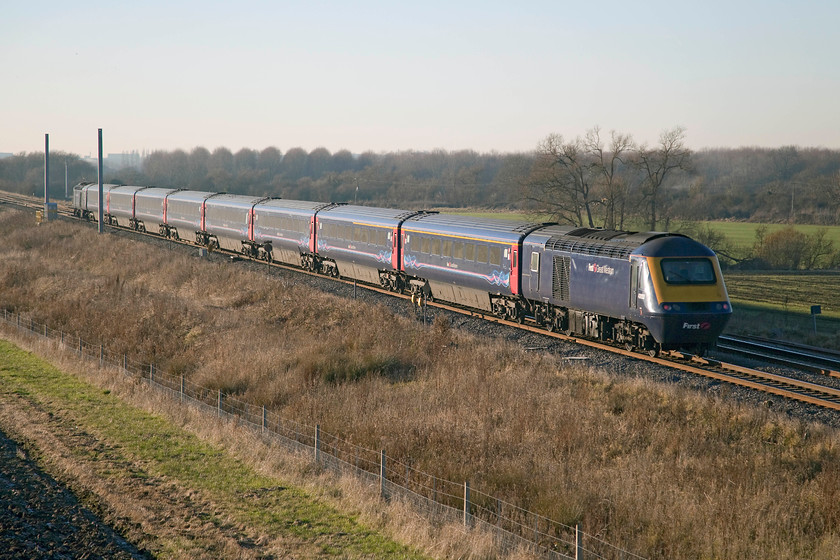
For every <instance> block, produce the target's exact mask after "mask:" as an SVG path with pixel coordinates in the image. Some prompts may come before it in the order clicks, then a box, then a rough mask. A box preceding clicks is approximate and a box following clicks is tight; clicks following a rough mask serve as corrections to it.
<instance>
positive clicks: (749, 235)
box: [441, 208, 840, 249]
mask: <svg viewBox="0 0 840 560" xmlns="http://www.w3.org/2000/svg"><path fill="white" fill-rule="evenodd" d="M441 212H444V213H446V214H457V215H459V216H472V217H475V218H499V219H502V220H511V221H532V220H534V216H533V215H529V214H526V213H523V212H505V211H500V212H487V211H480V210H470V209H458V208H447V209H443V210H441ZM536 218H537V221H548V220H549V217H548V216H547V215H541V216H537V217H536ZM707 224H708V225H709V226H711V227H712V229H713V230H715V231H718V232H721V233H723V234H724V235H725V236H726V237H727V239H728V240H729V241H730V242H731V243H733V244H734V245H735V246H736V247H737V248H739V249H749V248H751V247H752V246H753V244H754V243H755V232H756V230H757V229H758V228H759V227H761V226H765V227H766V228H767V233H768V234H770V233H773V232H774V231H778V230H780V229H784V228H786V227H789V224H759V223H750V222H697V223H696V224H695V225H698V226H705V225H707ZM689 225H690V224H689V223H687V222H680V221H676V220H675V221H672V222H671V225H670V229H671V230H672V231H675V230H677V229H679V228H681V227H687V226H689ZM660 227H664V225H663V226H660ZM794 227H795V228H796V229H797V230H798V231H801V232H802V233H804V234H806V235H812V234H814V233H816V232H818V231H820V230H822V229H824V230H826V232H827V233H826V238H827V239H829V240H831V241H833V242H834V248H835V249H837V248H840V226H816V225H809V224H802V225H799V224H795V225H794ZM625 228H626V229H637V230H645V229H646V226H645V225H644V224H639V223H633V224H626V225H625Z"/></svg>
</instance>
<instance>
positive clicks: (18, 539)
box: [0, 432, 148, 558]
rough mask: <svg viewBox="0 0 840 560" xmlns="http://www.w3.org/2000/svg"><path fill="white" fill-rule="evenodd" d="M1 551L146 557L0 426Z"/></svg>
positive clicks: (36, 555)
mask: <svg viewBox="0 0 840 560" xmlns="http://www.w3.org/2000/svg"><path fill="white" fill-rule="evenodd" d="M0 557H2V558H45V557H49V558H147V557H148V555H146V554H143V553H142V552H141V551H139V550H138V549H137V548H136V547H134V546H132V545H131V544H129V543H127V542H126V541H125V539H123V538H122V537H121V536H120V535H118V534H117V533H115V532H114V530H113V529H112V528H111V527H109V526H108V525H106V524H105V523H103V522H102V521H101V520H100V519H99V518H98V517H97V516H96V515H94V514H93V513H92V512H91V511H90V510H89V509H87V508H85V507H84V506H82V505H80V504H79V502H78V500H76V497H75V496H74V495H73V494H72V493H71V492H70V491H69V490H68V489H67V488H66V487H65V486H63V485H61V484H59V483H58V482H56V481H55V479H53V478H52V477H51V476H49V475H47V474H45V473H44V472H43V471H41V469H39V468H38V467H37V466H36V465H35V463H34V462H33V461H32V460H31V459H30V458H29V456H28V455H27V453H26V451H25V450H24V449H23V448H22V447H19V446H18V444H17V443H16V442H14V441H12V440H10V439H9V438H8V437H7V436H6V434H4V433H3V432H0Z"/></svg>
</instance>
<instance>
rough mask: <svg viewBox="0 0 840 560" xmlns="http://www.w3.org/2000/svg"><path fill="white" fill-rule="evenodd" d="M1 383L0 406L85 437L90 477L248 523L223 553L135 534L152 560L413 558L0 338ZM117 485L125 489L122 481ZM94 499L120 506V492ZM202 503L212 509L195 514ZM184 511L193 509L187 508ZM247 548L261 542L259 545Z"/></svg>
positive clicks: (165, 535)
mask: <svg viewBox="0 0 840 560" xmlns="http://www.w3.org/2000/svg"><path fill="white" fill-rule="evenodd" d="M0 380H2V383H0V402H3V403H5V404H7V405H14V404H17V406H20V405H21V403H25V405H26V406H29V407H32V408H34V409H38V410H40V411H46V412H47V413H48V415H49V417H50V419H51V422H52V424H53V425H52V426H50V428H49V429H51V430H56V431H58V432H61V431H62V430H67V429H68V426H69V425H72V427H73V428H72V429H73V431H75V432H79V431H82V432H84V433H85V434H86V435H87V436H88V438H89V439H90V441H91V442H92V445H91V446H89V447H80V448H75V449H74V450H73V451H74V453H75V456H74V457H72V460H74V461H75V462H78V463H81V464H83V465H85V468H86V469H90V470H92V471H95V472H96V473H97V477H98V478H100V479H102V482H103V483H105V484H108V483H113V484H114V485H115V486H116V488H117V489H119V488H120V487H122V491H123V492H125V493H126V494H128V493H131V492H132V491H133V490H132V487H134V486H135V485H134V484H133V483H132V482H131V481H135V480H150V479H154V480H155V485H157V486H165V487H166V488H167V493H168V494H170V495H171V496H173V497H174V496H177V495H181V496H193V499H192V500H190V504H187V505H186V509H187V511H183V512H181V513H182V514H183V515H184V516H185V517H190V516H193V515H195V516H197V517H198V518H199V519H201V520H204V521H206V522H208V523H209V524H211V525H215V526H217V527H222V526H225V525H227V526H234V527H243V528H244V527H247V529H241V532H242V535H243V538H241V539H240V542H242V543H243V547H242V548H241V549H240V550H236V549H235V547H234V548H233V549H231V548H229V547H230V545H229V544H228V548H227V549H225V548H223V547H222V546H221V545H220V544H219V542H218V540H217V539H215V538H213V537H212V536H208V534H207V531H206V530H205V531H202V532H203V536H202V537H200V538H197V537H196V536H195V535H192V534H191V533H192V532H191V530H190V529H189V528H188V527H185V528H182V529H183V530H179V529H178V528H177V527H174V528H172V529H171V530H158V531H157V532H156V533H155V534H148V533H141V534H140V535H139V542H138V543H137V544H139V545H140V546H142V547H144V548H146V549H147V550H149V551H151V552H153V553H154V554H155V555H160V556H161V557H179V558H180V557H193V556H202V555H204V554H208V553H214V552H216V553H218V552H223V553H224V555H227V554H230V553H231V552H233V553H236V554H237V555H239V554H242V555H244V556H251V555H253V554H249V549H251V548H256V549H258V550H255V551H254V552H262V551H270V550H271V548H275V550H274V551H272V552H275V553H276V552H277V550H276V549H277V548H279V549H280V550H282V551H283V552H284V553H290V554H293V555H295V556H302V557H312V556H322V555H323V556H331V555H340V556H341V557H342V558H360V557H375V558H381V557H397V558H408V557H414V556H415V555H414V554H413V553H411V552H410V551H409V550H408V549H406V548H405V547H403V546H401V545H398V544H396V543H394V542H393V541H391V540H389V539H386V538H385V537H383V536H382V535H381V534H378V533H376V532H374V531H371V530H369V529H367V528H365V527H364V526H362V525H360V524H359V523H358V522H356V521H355V520H354V518H353V517H352V516H348V515H346V514H342V513H339V512H337V511H336V510H334V509H333V508H332V507H330V506H327V505H325V504H324V503H321V502H319V501H318V500H315V499H313V498H312V497H310V496H308V495H307V494H306V493H304V492H302V491H301V490H298V489H295V488H293V487H290V486H288V485H287V484H286V483H285V482H283V481H281V480H277V479H275V478H270V477H267V476H263V475H260V474H258V473H257V472H255V471H254V470H253V469H252V468H250V467H248V466H246V465H244V464H243V463H242V462H241V461H239V460H237V459H235V458H233V457H231V456H230V455H228V454H227V453H225V452H224V451H222V450H221V449H219V448H217V447H214V446H212V445H210V444H208V443H206V442H204V441H201V440H199V439H198V438H197V437H196V436H194V435H191V434H189V433H187V432H185V431H184V430H182V429H179V428H176V427H174V426H173V425H172V424H170V423H169V422H167V421H166V420H164V419H163V418H161V417H158V416H153V415H150V414H148V413H145V412H142V411H140V410H138V409H135V408H132V407H129V406H126V405H125V404H124V403H123V402H121V401H120V400H118V399H117V398H116V397H115V396H113V395H111V394H109V392H108V391H104V392H103V391H102V390H99V389H97V388H95V387H93V386H91V385H89V384H87V383H84V382H82V381H80V380H78V379H76V378H74V377H72V376H70V375H67V374H64V373H62V372H60V371H59V370H57V369H56V368H55V367H53V366H51V365H49V364H48V363H46V362H44V361H43V360H41V359H39V358H37V357H34V356H33V355H31V354H29V353H28V352H24V351H22V350H20V349H18V348H16V347H14V346H13V345H11V344H9V343H7V342H5V341H0ZM13 429H14V428H13ZM77 435H78V434H77ZM123 481H128V482H129V483H128V484H125V485H123V484H122V483H121V482H123ZM100 499H102V500H105V501H107V500H108V499H117V500H119V499H120V496H119V495H116V496H111V498H109V497H108V496H100ZM202 502H203V503H205V504H212V507H206V508H202V507H201V505H200V504H201V503H202ZM173 503H177V499H174V500H173ZM192 509H195V510H196V511H189V510H192ZM202 509H203V510H202ZM138 513H140V512H138ZM130 521H132V522H135V523H141V522H147V521H148V520H144V519H142V518H137V519H132V520H130ZM123 525H125V522H123ZM186 525H187V526H189V523H187V524H186ZM123 529H124V530H126V529H127V530H128V532H129V533H130V534H131V533H134V535H133V536H134V537H135V539H138V534H137V532H133V531H132V530H131V529H130V528H127V527H126V526H124V527H123ZM237 531H239V529H237ZM246 533H250V535H249V536H248V538H244V537H245V534H246ZM255 542H259V543H262V544H260V545H259V546H257V545H254V544H253V543H255ZM245 544H248V546H244V545H245Z"/></svg>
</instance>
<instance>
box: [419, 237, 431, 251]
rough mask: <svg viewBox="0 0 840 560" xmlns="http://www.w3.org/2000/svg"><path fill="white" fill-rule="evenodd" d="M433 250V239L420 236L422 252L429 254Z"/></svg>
mask: <svg viewBox="0 0 840 560" xmlns="http://www.w3.org/2000/svg"><path fill="white" fill-rule="evenodd" d="M431 251H432V240H431V239H429V238H428V237H422V238H420V252H421V253H426V254H427V255H428V254H429V253H430V252H431Z"/></svg>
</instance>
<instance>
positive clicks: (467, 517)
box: [464, 480, 470, 527]
mask: <svg viewBox="0 0 840 560" xmlns="http://www.w3.org/2000/svg"><path fill="white" fill-rule="evenodd" d="M469 526H470V481H469V480H467V481H466V482H464V527H469Z"/></svg>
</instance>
